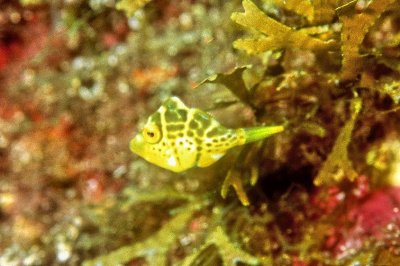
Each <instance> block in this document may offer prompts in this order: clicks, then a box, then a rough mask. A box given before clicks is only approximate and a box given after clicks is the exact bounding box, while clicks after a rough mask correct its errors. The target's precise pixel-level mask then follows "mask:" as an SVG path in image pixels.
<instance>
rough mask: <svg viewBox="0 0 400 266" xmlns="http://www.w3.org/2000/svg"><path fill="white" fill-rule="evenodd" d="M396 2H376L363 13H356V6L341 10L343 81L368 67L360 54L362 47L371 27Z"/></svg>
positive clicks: (382, 0) (371, 3)
mask: <svg viewBox="0 0 400 266" xmlns="http://www.w3.org/2000/svg"><path fill="white" fill-rule="evenodd" d="M394 2H395V0H374V1H371V2H370V3H369V4H368V6H367V8H365V9H364V10H362V12H361V13H356V10H355V8H354V5H346V6H345V7H343V8H341V9H339V11H340V12H339V19H340V21H341V22H342V27H343V28H342V34H341V42H342V45H341V46H342V56H343V59H342V74H341V76H342V78H343V79H352V78H354V77H355V76H356V75H357V73H359V72H360V71H362V70H363V68H364V67H365V66H366V63H365V58H364V57H363V56H362V55H361V54H360V46H361V44H362V42H363V40H364V38H365V36H366V34H367V33H368V31H369V30H370V29H371V27H372V26H373V25H374V24H375V23H376V21H377V20H378V19H379V17H380V16H381V15H382V13H383V12H385V11H386V10H387V9H388V8H389V7H390V6H391V5H392V4H393V3H394ZM351 3H355V2H354V1H353V2H351ZM340 13H342V14H340Z"/></svg>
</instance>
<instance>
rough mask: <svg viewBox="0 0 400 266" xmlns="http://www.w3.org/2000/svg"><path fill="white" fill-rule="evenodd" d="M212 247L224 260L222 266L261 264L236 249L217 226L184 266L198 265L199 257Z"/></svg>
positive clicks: (254, 258) (187, 258)
mask: <svg viewBox="0 0 400 266" xmlns="http://www.w3.org/2000/svg"><path fill="white" fill-rule="evenodd" d="M211 245H214V246H216V247H217V248H218V252H219V254H220V256H221V259H222V265H224V266H229V265H238V263H240V264H243V263H244V264H247V265H258V264H259V260H258V259H257V258H256V257H254V256H252V255H250V254H248V253H246V252H244V251H243V250H241V249H239V248H238V247H236V246H235V245H234V244H233V243H232V241H231V240H230V239H229V238H228V236H227V235H226V234H225V232H224V231H223V229H222V227H221V226H216V227H215V228H214V230H213V231H212V232H211V233H210V234H209V235H208V237H207V239H206V241H205V243H204V244H203V245H202V246H201V247H200V248H199V249H198V250H197V251H196V252H194V253H193V254H191V255H190V256H188V257H186V258H185V260H184V261H183V263H182V266H191V265H196V264H195V262H196V260H197V259H198V257H199V256H200V255H201V254H202V253H204V252H205V251H206V250H207V249H208V248H209V247H210V246H211ZM201 265H207V263H202V264H201Z"/></svg>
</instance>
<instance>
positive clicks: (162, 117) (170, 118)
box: [129, 96, 285, 172]
mask: <svg viewBox="0 0 400 266" xmlns="http://www.w3.org/2000/svg"><path fill="white" fill-rule="evenodd" d="M284 129H285V126H284V125H276V126H259V127H250V128H237V129H232V128H227V127H224V126H223V125H221V124H220V123H219V122H218V121H217V120H216V119H215V118H214V117H213V116H212V115H210V114H209V113H207V112H205V111H202V110H201V109H197V108H189V107H187V106H186V105H185V104H184V103H183V102H182V101H181V100H180V99H179V98H178V97H175V96H174V97H170V98H168V99H167V100H165V101H164V103H163V104H162V105H161V106H160V108H159V109H158V110H156V111H155V112H154V113H153V114H151V115H150V116H149V118H148V119H147V122H146V123H145V125H144V127H143V129H142V130H140V132H139V133H138V134H136V135H135V136H134V137H133V138H132V139H131V140H130V142H129V148H130V150H131V151H132V152H133V153H135V154H137V155H139V156H140V157H142V158H144V159H145V160H146V161H148V162H150V163H152V164H155V165H157V166H160V167H162V168H165V169H168V170H170V171H173V172H183V171H186V170H188V169H190V168H193V167H207V166H210V165H212V164H214V163H215V162H217V161H218V160H219V159H221V158H222V157H223V156H224V155H225V154H226V152H227V151H228V150H229V149H231V148H233V147H236V146H240V145H244V144H247V143H250V142H254V141H258V140H262V139H264V138H266V137H269V136H271V135H274V134H277V133H279V132H282V131H284Z"/></svg>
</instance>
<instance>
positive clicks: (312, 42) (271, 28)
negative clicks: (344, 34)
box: [231, 0, 336, 54]
mask: <svg viewBox="0 0 400 266" xmlns="http://www.w3.org/2000/svg"><path fill="white" fill-rule="evenodd" d="M242 4H243V7H244V10H245V12H244V13H233V14H232V16H231V18H232V20H233V21H235V22H236V23H238V24H240V25H242V26H244V27H247V28H249V29H254V30H256V31H257V32H258V33H259V36H255V37H253V38H249V39H238V40H236V41H235V42H234V43H233V46H234V47H235V48H237V49H241V50H245V51H246V52H247V53H249V54H258V53H263V52H265V51H267V50H277V49H283V48H295V47H302V48H303V49H308V50H312V51H315V52H327V51H329V50H332V49H334V47H335V46H336V42H335V41H333V40H329V41H323V40H321V39H318V38H315V37H312V36H310V35H308V34H306V33H304V32H301V31H299V30H296V29H293V28H291V27H288V26H286V25H284V24H282V23H280V22H278V21H276V20H274V19H272V18H270V17H268V16H267V15H266V14H265V13H264V12H262V11H261V10H260V9H259V8H258V7H257V6H256V5H255V4H254V3H253V2H251V1H250V0H244V1H243V2H242Z"/></svg>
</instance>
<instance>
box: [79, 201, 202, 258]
mask: <svg viewBox="0 0 400 266" xmlns="http://www.w3.org/2000/svg"><path fill="white" fill-rule="evenodd" d="M197 208H198V205H197V204H192V205H190V204H189V205H187V206H185V207H183V208H182V209H181V212H180V213H179V214H176V215H175V216H174V217H173V218H171V219H170V220H169V221H168V223H166V224H165V225H164V226H163V227H162V228H161V229H160V230H159V231H158V232H156V233H154V234H153V235H152V236H150V237H149V238H147V239H146V240H144V241H141V242H138V243H134V244H132V245H126V246H123V247H121V248H119V249H117V250H115V251H112V252H110V253H108V254H106V255H102V256H100V257H97V258H94V259H92V260H87V261H85V262H84V263H83V265H84V266H90V265H99V264H101V265H110V266H111V265H116V264H120V263H127V262H129V261H132V260H133V259H135V258H140V257H144V258H145V259H146V261H147V262H148V263H149V265H154V266H162V265H167V260H168V258H167V255H168V254H167V253H168V252H169V248H170V247H171V245H173V244H174V243H175V241H176V240H177V237H178V236H179V234H180V233H181V232H182V231H183V230H184V229H185V227H186V226H187V222H188V221H189V219H190V218H191V217H192V215H193V213H194V211H195V210H196V209H197Z"/></svg>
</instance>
